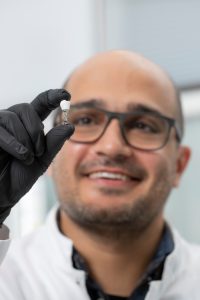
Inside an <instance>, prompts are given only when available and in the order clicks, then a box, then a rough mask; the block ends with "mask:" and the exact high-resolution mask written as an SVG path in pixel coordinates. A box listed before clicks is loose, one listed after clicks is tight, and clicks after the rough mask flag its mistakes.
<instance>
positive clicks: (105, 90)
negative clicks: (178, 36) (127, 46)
mask: <svg viewBox="0 0 200 300" xmlns="http://www.w3.org/2000/svg"><path fill="white" fill-rule="evenodd" d="M66 88H67V89H68V91H69V92H70V93H71V96H72V99H71V101H72V103H73V104H75V103H80V102H83V101H88V100H90V99H100V100H101V102H102V105H103V107H104V108H106V109H110V110H115V111H128V110H129V109H130V106H131V107H134V105H136V106H137V105H138V104H142V105H144V106H145V105H146V106H147V107H150V108H152V109H155V110H158V111H159V112H161V113H163V114H165V115H169V116H171V117H175V93H174V88H173V85H172V83H171V81H170V80H169V79H168V77H167V76H166V75H165V73H164V72H163V71H162V70H160V69H159V68H158V67H157V66H155V65H154V64H152V63H151V62H149V61H143V60H141V61H140V60H139V61H138V60H137V59H135V60H131V59H130V58H129V57H128V58H127V57H124V56H122V57H121V56H116V57H114V58H113V56H111V57H103V58H102V57H100V58H98V59H96V60H95V59H93V60H91V61H89V62H87V63H86V64H84V65H82V66H81V67H80V68H79V69H77V70H76V71H75V72H74V73H73V74H72V76H71V77H70V80H69V81H68V84H67V86H66Z"/></svg>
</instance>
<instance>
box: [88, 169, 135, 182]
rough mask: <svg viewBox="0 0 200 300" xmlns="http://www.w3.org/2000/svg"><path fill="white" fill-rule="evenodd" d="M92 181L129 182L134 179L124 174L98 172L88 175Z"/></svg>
mask: <svg viewBox="0 0 200 300" xmlns="http://www.w3.org/2000/svg"><path fill="white" fill-rule="evenodd" d="M88 177H89V178H91V179H106V180H120V181H127V180H131V179H132V177H131V176H129V175H125V174H123V173H116V172H108V171H99V172H98V171H97V172H94V173H91V174H89V175H88Z"/></svg>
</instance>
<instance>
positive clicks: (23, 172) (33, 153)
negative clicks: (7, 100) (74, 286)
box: [0, 89, 74, 263]
mask: <svg viewBox="0 0 200 300" xmlns="http://www.w3.org/2000/svg"><path fill="white" fill-rule="evenodd" d="M69 98H70V95H69V93H67V92H66V91H65V90H63V89H62V90H49V91H47V92H44V93H41V94H40V95H39V96H38V97H36V99H35V100H33V101H32V103H31V104H20V105H14V106H12V107H10V108H9V109H8V110H1V111H0V170H1V173H0V192H1V199H0V263H1V261H2V260H3V258H4V256H5V254H6V252H7V249H8V246H9V243H10V240H9V239H8V237H9V230H8V228H7V227H6V226H5V225H3V222H4V220H5V219H6V217H7V216H8V215H9V213H10V211H11V208H12V207H13V206H14V205H15V204H16V203H17V201H18V200H19V199H20V198H21V197H22V196H23V195H24V194H25V193H26V192H27V191H28V190H29V189H30V188H31V187H32V185H33V184H34V183H35V181H36V180H37V179H38V177H39V176H40V175H41V174H42V173H43V172H44V171H45V170H46V169H47V167H48V166H49V164H50V163H51V161H52V159H53V157H54V156H55V155H56V153H57V152H58V151H59V150H60V148H61V147H62V145H63V143H64V142H65V141H66V139H68V138H69V137H70V135H71V134H72V133H73V131H74V128H73V126H71V125H69V124H68V125H67V126H66V125H65V126H63V125H61V126H59V127H57V128H54V129H53V130H51V131H50V132H49V133H48V134H47V135H46V136H45V135H44V132H43V125H42V121H43V120H44V119H45V118H46V117H47V116H48V115H49V113H50V112H51V111H52V110H53V109H55V108H56V107H58V106H59V103H60V101H61V100H63V99H67V100H69ZM33 124H34V126H33Z"/></svg>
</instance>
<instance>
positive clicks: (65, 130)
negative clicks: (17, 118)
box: [41, 124, 75, 168]
mask: <svg viewBox="0 0 200 300" xmlns="http://www.w3.org/2000/svg"><path fill="white" fill-rule="evenodd" d="M74 129H75V128H74V126H73V125H72V124H64V125H59V126H56V127H54V128H52V129H51V130H50V131H49V132H48V133H47V135H46V150H45V153H44V154H43V156H42V158H41V160H42V163H43V164H44V165H45V166H46V168H47V167H48V166H49V165H50V163H51V162H52V160H53V158H54V157H55V155H56V154H57V153H58V151H59V150H60V149H61V148H62V146H63V144H64V143H65V141H66V140H68V139H69V138H70V136H71V135H72V134H73V132H74Z"/></svg>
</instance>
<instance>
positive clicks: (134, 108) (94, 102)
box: [71, 99, 163, 116]
mask: <svg viewBox="0 0 200 300" xmlns="http://www.w3.org/2000/svg"><path fill="white" fill-rule="evenodd" d="M105 103H106V101H104V100H102V99H89V100H87V101H84V100H83V101H81V102H80V103H77V104H74V105H73V104H72V105H71V106H72V107H73V106H74V107H99V108H105ZM127 110H128V112H141V113H154V114H156V115H158V116H163V114H162V112H160V111H159V110H157V109H155V108H152V107H151V106H148V105H144V104H140V103H129V104H128V105H127Z"/></svg>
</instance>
